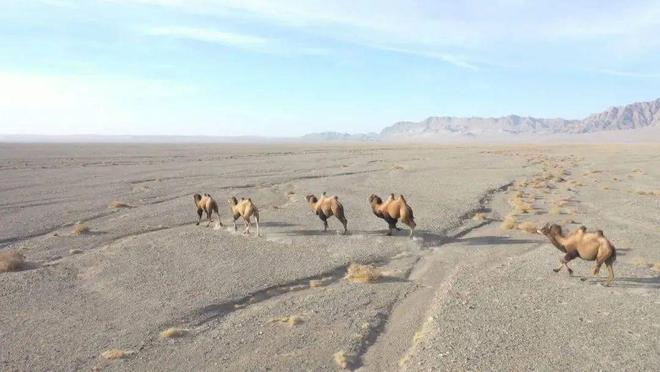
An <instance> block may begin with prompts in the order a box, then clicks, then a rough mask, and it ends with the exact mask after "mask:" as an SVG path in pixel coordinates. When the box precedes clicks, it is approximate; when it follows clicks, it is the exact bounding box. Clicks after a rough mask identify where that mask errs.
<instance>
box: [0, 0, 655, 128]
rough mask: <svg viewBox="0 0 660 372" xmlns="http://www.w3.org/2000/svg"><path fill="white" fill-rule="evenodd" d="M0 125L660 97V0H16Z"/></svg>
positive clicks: (357, 122)
mask: <svg viewBox="0 0 660 372" xmlns="http://www.w3.org/2000/svg"><path fill="white" fill-rule="evenodd" d="M0 22H1V24H2V26H0V29H1V30H2V32H0V45H1V46H2V48H3V53H2V55H0V134H4V135H65V136H66V135H120V136H124V135H129V136H135V135H137V136H140V135H143V136H199V135H210V136H221V137H225V136H264V137H273V138H277V137H284V138H287V137H297V136H301V135H304V134H307V133H312V132H324V131H337V132H347V133H366V132H378V131H380V130H381V129H382V128H384V127H386V126H388V125H391V124H393V123H395V122H398V121H419V120H423V119H425V118H427V117H429V116H457V117H466V116H481V117H500V116H506V115H510V114H515V115H520V116H533V117H541V118H555V117H561V118H564V119H582V118H584V117H586V116H587V115H589V114H591V113H595V112H600V111H603V110H605V109H606V108H608V107H610V106H619V105H625V104H629V103H633V102H640V101H649V100H653V99H656V98H658V96H659V94H658V92H660V90H659V89H658V88H659V87H660V70H658V68H657V66H660V39H658V38H657V36H655V37H654V36H653V35H659V34H660V4H658V3H657V2H654V1H634V2H631V3H627V4H625V5H622V4H617V3H614V4H613V3H604V2H599V1H586V2H580V3H574V2H568V1H559V2H549V1H542V2H534V4H524V3H522V2H520V1H515V0H503V1H496V2H486V1H474V0H473V1H468V2H462V3H461V4H455V3H454V2H448V1H447V2H446V1H442V2H435V1H426V2H425V1H421V2H416V3H414V4H411V3H409V2H405V1H385V2H381V1H366V2H359V3H354V2H348V1H332V2H326V1H308V2H304V3H299V2H294V1H278V2H268V3H264V2H260V1H233V0H205V1H202V0H192V1H186V2H182V1H177V0H112V1H101V0H93V1H89V2H85V3H81V2H76V1H69V0H41V1H36V0H32V1H18V0H10V1H9V2H8V3H7V4H6V5H5V7H4V9H3V12H2V14H0Z"/></svg>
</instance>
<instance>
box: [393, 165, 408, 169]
mask: <svg viewBox="0 0 660 372" xmlns="http://www.w3.org/2000/svg"><path fill="white" fill-rule="evenodd" d="M402 169H405V168H404V167H403V165H399V164H395V165H394V166H392V170H402Z"/></svg>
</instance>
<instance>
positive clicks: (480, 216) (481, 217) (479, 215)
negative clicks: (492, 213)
mask: <svg viewBox="0 0 660 372" xmlns="http://www.w3.org/2000/svg"><path fill="white" fill-rule="evenodd" d="M485 219H486V213H484V212H478V213H476V214H475V215H474V217H472V220H473V221H483V220H485Z"/></svg>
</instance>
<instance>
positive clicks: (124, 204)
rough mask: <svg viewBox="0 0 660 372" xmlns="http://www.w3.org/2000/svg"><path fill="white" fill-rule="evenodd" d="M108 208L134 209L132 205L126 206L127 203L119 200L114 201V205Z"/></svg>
mask: <svg viewBox="0 0 660 372" xmlns="http://www.w3.org/2000/svg"><path fill="white" fill-rule="evenodd" d="M108 208H112V209H119V208H133V206H132V205H128V204H126V203H122V202H120V201H117V200H114V201H112V203H110V204H109V205H108Z"/></svg>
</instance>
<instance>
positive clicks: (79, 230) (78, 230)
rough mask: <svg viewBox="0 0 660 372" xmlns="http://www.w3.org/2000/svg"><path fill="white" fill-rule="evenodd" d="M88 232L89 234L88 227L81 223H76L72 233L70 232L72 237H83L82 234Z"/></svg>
mask: <svg viewBox="0 0 660 372" xmlns="http://www.w3.org/2000/svg"><path fill="white" fill-rule="evenodd" d="M88 232H89V227H88V226H87V225H85V224H84V223H82V222H78V223H76V224H75V225H73V231H72V234H73V235H83V234H87V233H88Z"/></svg>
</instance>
